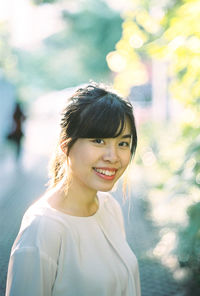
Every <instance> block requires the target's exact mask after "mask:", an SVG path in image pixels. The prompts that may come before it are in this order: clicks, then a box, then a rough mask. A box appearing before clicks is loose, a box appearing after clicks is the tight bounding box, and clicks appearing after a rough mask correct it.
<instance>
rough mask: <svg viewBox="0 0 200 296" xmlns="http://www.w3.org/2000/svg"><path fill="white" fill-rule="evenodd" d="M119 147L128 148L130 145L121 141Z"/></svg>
mask: <svg viewBox="0 0 200 296" xmlns="http://www.w3.org/2000/svg"><path fill="white" fill-rule="evenodd" d="M119 146H121V147H129V146H130V143H129V142H126V141H123V142H120V143H119Z"/></svg>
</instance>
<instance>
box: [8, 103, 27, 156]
mask: <svg viewBox="0 0 200 296" xmlns="http://www.w3.org/2000/svg"><path fill="white" fill-rule="evenodd" d="M25 119H26V117H25V115H24V113H23V111H22V107H21V105H20V103H19V102H16V104H15V109H14V112H13V116H12V127H11V131H10V133H9V134H8V135H7V139H8V140H10V141H12V142H13V143H14V144H15V148H16V160H19V158H20V155H21V150H22V139H23V136H24V133H23V128H22V125H23V122H24V120H25Z"/></svg>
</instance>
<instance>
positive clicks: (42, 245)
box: [6, 192, 141, 296]
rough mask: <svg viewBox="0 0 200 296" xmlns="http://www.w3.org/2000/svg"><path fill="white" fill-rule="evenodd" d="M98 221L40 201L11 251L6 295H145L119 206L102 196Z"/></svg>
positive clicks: (106, 196)
mask: <svg viewBox="0 0 200 296" xmlns="http://www.w3.org/2000/svg"><path fill="white" fill-rule="evenodd" d="M98 199H99V209H98V210H97V212H96V213H95V214H94V215H93V216H89V217H76V216H71V215H67V214H65V213H62V212H60V211H58V210H56V209H54V208H52V207H51V206H50V205H49V204H48V203H47V201H46V200H45V199H43V198H42V199H40V200H39V201H37V202H36V203H35V204H33V205H32V206H31V207H30V208H29V209H28V210H27V212H26V213H25V215H24V217H23V220H22V225H21V228H20V231H19V234H18V236H17V238H16V240H15V243H14V245H13V247H12V251H11V256H10V262H9V268H8V276H7V288H6V296H22V295H26V296H36V295H37V296H122V295H123V296H140V295H141V294H140V281H139V271H138V263H137V259H136V257H135V255H134V254H133V252H132V251H131V249H130V247H129V246H128V244H127V242H126V240H125V232H124V226H123V217H122V213H121V208H120V206H119V204H118V202H117V201H116V200H115V199H114V198H113V197H112V196H111V195H110V194H109V193H103V192H101V193H98Z"/></svg>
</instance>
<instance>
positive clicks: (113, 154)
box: [103, 145, 119, 163]
mask: <svg viewBox="0 0 200 296" xmlns="http://www.w3.org/2000/svg"><path fill="white" fill-rule="evenodd" d="M103 160H104V161H106V162H110V163H116V162H118V161H119V155H118V151H117V148H116V147H115V146H113V145H109V146H107V147H106V149H105V151H104V154H103Z"/></svg>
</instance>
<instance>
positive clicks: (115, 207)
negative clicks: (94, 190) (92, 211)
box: [99, 192, 121, 215]
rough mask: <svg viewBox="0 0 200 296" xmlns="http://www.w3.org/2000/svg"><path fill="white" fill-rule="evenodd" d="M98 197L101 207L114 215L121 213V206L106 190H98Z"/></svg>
mask: <svg viewBox="0 0 200 296" xmlns="http://www.w3.org/2000/svg"><path fill="white" fill-rule="evenodd" d="M99 198H100V200H101V203H102V207H103V208H104V209H106V210H107V211H109V212H112V213H113V214H114V215H119V214H120V215H121V206H120V204H119V202H118V201H117V200H116V199H115V198H114V197H113V196H112V195H111V194H110V193H108V192H99Z"/></svg>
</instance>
